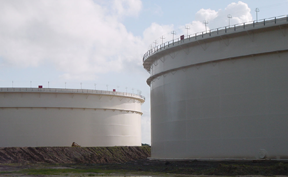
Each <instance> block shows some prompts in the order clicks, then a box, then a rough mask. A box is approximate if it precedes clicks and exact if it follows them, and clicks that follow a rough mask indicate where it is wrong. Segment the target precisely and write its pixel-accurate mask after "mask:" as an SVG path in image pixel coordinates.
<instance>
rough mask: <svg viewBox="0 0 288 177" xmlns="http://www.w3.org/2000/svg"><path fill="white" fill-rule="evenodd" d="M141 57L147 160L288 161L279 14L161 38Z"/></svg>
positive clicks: (285, 36)
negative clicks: (146, 96)
mask: <svg viewBox="0 0 288 177" xmlns="http://www.w3.org/2000/svg"><path fill="white" fill-rule="evenodd" d="M143 60H144V68H145V69H146V70H147V71H148V72H150V74H151V76H150V77H149V78H148V80H147V83H148V85H150V87H151V131H152V132H151V136H152V137H151V141H152V142H151V147H152V155H151V158H154V159H169V158H171V159H172V158H173V159H184V158H185V159H186V158H187V159H287V158H288V136H287V133H288V128H287V127H288V79H287V77H288V18H287V17H285V18H280V19H276V18H275V19H274V18H273V19H272V20H266V21H261V22H258V23H255V22H253V23H250V24H243V25H240V26H233V27H230V28H228V27H226V28H224V29H217V30H214V31H210V32H207V33H206V32H204V33H202V34H201V35H198V36H190V37H188V38H186V39H184V40H179V41H174V42H170V43H169V44H167V43H166V44H165V45H161V46H160V47H157V48H155V49H152V50H150V51H148V53H146V54H145V55H144V58H143Z"/></svg>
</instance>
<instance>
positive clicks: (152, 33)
mask: <svg viewBox="0 0 288 177" xmlns="http://www.w3.org/2000/svg"><path fill="white" fill-rule="evenodd" d="M172 31H173V25H159V24H157V23H152V24H151V26H150V27H148V28H147V29H146V30H145V31H144V32H143V41H144V43H145V45H146V46H148V49H150V48H151V45H152V46H155V43H154V42H155V40H156V42H157V45H159V44H161V43H162V39H161V37H162V36H163V38H165V40H163V42H165V41H167V40H171V39H172V34H171V32H172Z"/></svg>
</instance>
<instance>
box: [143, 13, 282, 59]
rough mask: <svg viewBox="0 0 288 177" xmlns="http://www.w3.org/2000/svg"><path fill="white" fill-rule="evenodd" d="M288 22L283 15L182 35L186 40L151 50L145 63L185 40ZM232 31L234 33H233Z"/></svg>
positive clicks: (146, 56)
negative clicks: (150, 57) (159, 52)
mask: <svg viewBox="0 0 288 177" xmlns="http://www.w3.org/2000/svg"><path fill="white" fill-rule="evenodd" d="M279 21H280V22H284V21H285V22H286V23H288V15H281V16H278V17H271V18H265V19H260V20H254V21H250V22H245V23H239V24H235V25H230V26H224V27H220V28H216V29H210V30H207V31H202V32H198V33H194V34H190V35H182V36H184V38H182V39H181V37H179V38H176V39H173V40H170V41H167V42H165V43H162V44H160V45H158V46H155V47H153V48H151V49H150V50H148V51H147V52H146V53H145V54H144V56H143V62H144V61H145V60H146V59H147V58H148V57H149V56H151V55H153V54H154V53H157V52H158V51H162V50H164V49H167V48H171V47H174V46H175V45H177V44H179V43H180V42H184V41H185V40H191V39H194V40H195V41H197V39H199V38H204V37H214V36H215V35H219V34H225V33H229V32H236V31H237V29H239V28H240V29H242V30H243V29H244V30H245V29H246V28H248V27H252V29H253V28H256V27H260V26H261V27H263V26H266V25H267V24H271V22H272V24H277V22H279ZM231 30H232V31H231Z"/></svg>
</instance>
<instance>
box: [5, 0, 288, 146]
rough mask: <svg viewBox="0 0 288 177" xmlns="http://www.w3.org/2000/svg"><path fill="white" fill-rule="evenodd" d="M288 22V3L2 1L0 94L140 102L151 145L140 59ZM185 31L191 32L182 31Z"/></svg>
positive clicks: (223, 0) (144, 136) (144, 135)
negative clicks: (73, 92)
mask: <svg viewBox="0 0 288 177" xmlns="http://www.w3.org/2000/svg"><path fill="white" fill-rule="evenodd" d="M256 8H258V9H259V12H258V19H264V18H269V17H275V16H281V15H287V14H288V11H287V9H288V0H273V1H271V0H261V1H260V0H247V1H232V0H218V1H210V0H206V1H192V0H177V1H176V0H142V1H141V0H1V1H0V87H37V86H38V85H43V87H50V88H78V89H80V88H83V89H97V90H113V89H116V90H117V91H122V92H126V91H127V92H130V93H137V94H141V95H143V96H144V97H145V98H146V101H145V103H144V104H143V105H142V111H143V115H142V121H141V122H142V124H141V127H142V142H143V143H148V144H150V143H151V133H150V130H151V128H150V88H149V86H148V85H147V84H146V80H147V78H148V77H149V73H148V72H147V71H146V70H145V69H144V68H143V65H142V64H143V63H142V57H143V54H144V53H145V52H146V51H147V50H149V49H150V48H151V46H152V47H153V46H155V44H156V45H158V44H160V43H162V39H161V38H160V37H163V38H164V41H163V42H165V41H169V40H172V38H173V36H172V34H171V32H172V31H175V32H176V35H175V38H176V37H179V36H180V35H182V34H185V35H186V34H187V32H188V34H194V33H197V32H202V31H205V25H204V23H203V22H204V21H206V22H208V24H207V26H206V27H207V28H208V29H213V28H218V27H223V26H227V25H228V23H229V21H228V18H227V15H228V14H230V15H231V16H232V18H231V19H230V24H231V25H233V24H237V23H243V22H248V21H253V20H255V19H256V12H255V9H256ZM186 28H189V29H188V31H187V29H186Z"/></svg>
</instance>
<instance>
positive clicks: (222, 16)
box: [195, 1, 252, 28]
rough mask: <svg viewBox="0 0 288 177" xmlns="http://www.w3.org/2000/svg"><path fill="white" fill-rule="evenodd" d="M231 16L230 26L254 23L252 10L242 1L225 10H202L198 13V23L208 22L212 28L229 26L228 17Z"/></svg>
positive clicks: (230, 5)
mask: <svg viewBox="0 0 288 177" xmlns="http://www.w3.org/2000/svg"><path fill="white" fill-rule="evenodd" d="M229 14H230V15H231V16H232V18H231V19H230V24H231V25H233V24H238V23H243V22H248V21H252V15H251V9H250V8H249V7H248V5H247V4H246V3H244V2H242V1H239V2H238V3H235V2H233V3H231V4H229V5H228V6H227V7H226V8H225V9H224V10H221V9H220V10H218V11H215V10H211V9H201V10H199V11H198V12H197V13H196V18H195V19H196V21H200V22H203V21H204V20H206V21H208V26H209V27H210V28H218V27H223V26H228V18H227V16H228V15H229Z"/></svg>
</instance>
